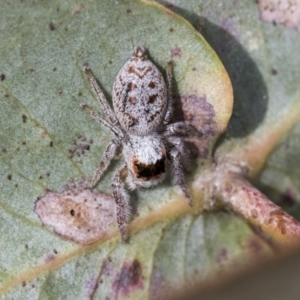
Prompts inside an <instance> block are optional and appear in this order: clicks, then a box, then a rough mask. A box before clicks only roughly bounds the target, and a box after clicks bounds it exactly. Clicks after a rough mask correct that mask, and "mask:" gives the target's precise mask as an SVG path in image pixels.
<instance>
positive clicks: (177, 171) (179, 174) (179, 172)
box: [169, 147, 193, 206]
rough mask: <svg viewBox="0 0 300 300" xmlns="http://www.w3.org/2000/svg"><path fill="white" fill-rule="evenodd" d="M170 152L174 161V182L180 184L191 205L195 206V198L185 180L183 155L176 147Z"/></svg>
mask: <svg viewBox="0 0 300 300" xmlns="http://www.w3.org/2000/svg"><path fill="white" fill-rule="evenodd" d="M169 154H170V157H171V161H172V163H173V170H174V177H173V180H174V183H175V184H177V185H179V186H180V188H181V190H182V192H183V194H184V195H185V198H186V199H187V202H188V204H189V206H193V200H192V198H191V196H190V193H189V191H188V188H187V186H186V183H185V180H184V174H183V167H182V156H181V154H180V152H179V151H178V150H177V149H176V148H175V147H174V148H172V149H171V151H170V152H169Z"/></svg>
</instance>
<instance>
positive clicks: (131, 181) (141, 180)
mask: <svg viewBox="0 0 300 300" xmlns="http://www.w3.org/2000/svg"><path fill="white" fill-rule="evenodd" d="M84 71H85V73H86V74H87V76H88V79H89V81H90V83H91V86H92V88H93V89H94V91H95V93H96V95H97V98H98V100H99V103H100V105H101V107H102V109H103V110H104V114H105V117H102V116H100V115H99V114H98V113H97V112H94V111H93V110H92V109H91V108H90V107H89V106H88V105H86V104H81V108H82V109H83V110H84V111H85V112H87V113H88V114H90V115H91V116H92V117H93V118H94V119H95V120H96V122H98V123H100V124H102V125H104V126H106V127H107V128H109V129H110V130H111V131H112V132H113V133H114V135H115V137H116V138H114V139H113V140H112V141H111V142H110V143H109V145H108V146H107V148H106V150H105V153H104V155H103V158H102V160H101V162H100V165H99V167H98V169H97V170H96V173H95V175H94V177H93V178H92V180H91V185H90V187H94V186H95V185H96V184H97V182H98V181H99V180H100V178H101V176H102V174H103V173H104V171H105V170H106V168H107V167H108V165H109V164H110V161H111V160H112V158H113V157H114V156H115V154H116V151H117V149H121V150H122V158H123V160H124V162H125V163H124V165H123V166H122V167H121V168H120V169H119V170H118V171H117V172H116V174H115V175H114V178H113V180H112V191H113V196H114V198H115V201H116V205H117V223H118V226H119V230H120V233H121V238H122V241H123V242H125V241H126V240H127V229H126V223H127V222H128V221H129V219H130V203H129V197H128V194H127V193H126V191H125V185H126V187H127V188H128V189H131V190H133V189H135V188H138V187H145V188H147V187H151V186H153V185H156V184H158V183H159V182H161V181H162V180H164V178H165V177H166V171H167V169H168V168H170V167H172V168H173V181H174V184H177V185H179V186H180V188H181V190H182V191H183V193H184V195H185V197H186V199H187V202H188V204H189V205H190V206H192V205H193V201H192V199H191V196H190V194H189V192H188V189H187V186H186V184H185V181H184V174H183V165H182V163H183V160H184V158H185V157H186V155H187V153H186V149H185V147H184V138H186V137H190V136H200V135H201V134H200V133H199V132H198V131H197V130H196V129H195V128H194V127H193V126H191V125H189V124H186V123H185V122H175V123H174V122H172V116H173V104H174V103H173V102H174V100H173V95H172V62H169V63H168V68H167V85H166V83H165V81H164V78H163V76H162V74H161V72H160V71H159V70H158V69H157V67H156V66H155V65H154V64H153V63H152V62H151V61H150V60H149V59H148V58H147V56H146V54H145V50H144V48H143V47H135V49H134V51H133V54H132V56H131V58H130V59H129V60H128V61H127V62H126V63H125V65H124V66H123V67H122V69H121V70H120V71H119V73H118V75H117V78H116V80H115V82H114V85H113V92H112V93H113V94H112V101H113V107H114V110H112V109H111V107H110V105H109V104H108V102H107V100H106V98H105V96H104V94H103V93H102V91H101V89H100V87H99V86H98V84H97V82H96V79H95V78H94V76H93V74H92V73H91V70H90V68H89V66H88V65H87V64H86V65H85V66H84Z"/></svg>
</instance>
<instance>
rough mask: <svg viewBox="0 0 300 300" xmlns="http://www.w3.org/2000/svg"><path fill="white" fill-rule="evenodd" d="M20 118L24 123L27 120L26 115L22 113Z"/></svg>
mask: <svg viewBox="0 0 300 300" xmlns="http://www.w3.org/2000/svg"><path fill="white" fill-rule="evenodd" d="M22 120H23V123H26V122H27V116H26V115H22Z"/></svg>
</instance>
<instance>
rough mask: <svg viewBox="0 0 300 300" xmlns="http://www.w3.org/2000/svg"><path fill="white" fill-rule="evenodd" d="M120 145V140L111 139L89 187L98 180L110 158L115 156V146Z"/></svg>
mask: <svg viewBox="0 0 300 300" xmlns="http://www.w3.org/2000/svg"><path fill="white" fill-rule="evenodd" d="M119 146H120V141H119V140H116V139H113V140H112V141H111V142H110V143H109V144H108V146H107V148H106V150H105V152H104V155H103V157H102V160H101V162H100V164H99V166H98V168H97V170H96V172H95V174H94V176H93V178H92V180H91V185H90V187H91V188H92V187H94V186H95V185H96V184H97V182H98V181H99V180H100V178H101V177H102V175H103V173H104V171H105V170H106V169H107V167H108V166H109V164H110V162H111V160H112V159H113V157H114V156H115V153H116V150H117V148H118V147H119Z"/></svg>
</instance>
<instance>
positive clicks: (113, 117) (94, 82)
mask: <svg viewBox="0 0 300 300" xmlns="http://www.w3.org/2000/svg"><path fill="white" fill-rule="evenodd" d="M83 70H84V72H85V73H86V75H87V77H88V79H89V82H90V84H91V86H92V88H93V89H94V91H95V93H96V95H97V98H98V101H99V103H100V105H101V107H102V109H103V110H104V114H105V115H106V116H108V119H109V121H110V122H111V123H113V124H114V125H115V124H117V123H118V120H117V118H116V115H115V113H114V111H113V110H112V109H111V107H110V105H109V104H108V102H107V100H106V98H105V96H104V94H103V92H102V91H101V89H100V87H99V85H98V83H97V80H96V78H95V77H94V75H93V73H92V72H91V69H90V67H89V66H88V64H85V65H84V66H83Z"/></svg>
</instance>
